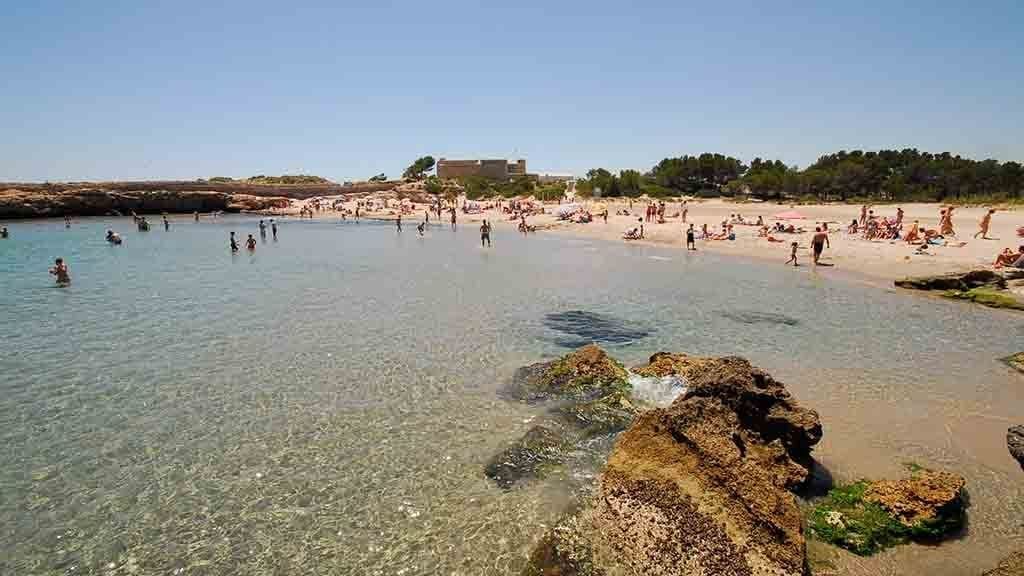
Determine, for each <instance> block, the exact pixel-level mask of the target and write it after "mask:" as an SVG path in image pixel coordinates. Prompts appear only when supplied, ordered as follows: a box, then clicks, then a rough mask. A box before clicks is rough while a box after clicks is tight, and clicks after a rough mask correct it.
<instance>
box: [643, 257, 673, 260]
mask: <svg viewBox="0 0 1024 576" xmlns="http://www.w3.org/2000/svg"><path fill="white" fill-rule="evenodd" d="M648 258H650V259H651V260H672V259H671V258H669V257H668V256H648Z"/></svg>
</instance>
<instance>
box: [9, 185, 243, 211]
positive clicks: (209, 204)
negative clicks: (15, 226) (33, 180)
mask: <svg viewBox="0 0 1024 576" xmlns="http://www.w3.org/2000/svg"><path fill="white" fill-rule="evenodd" d="M229 199H230V196H229V195H228V194H224V193H220V192H172V191H167V190H160V191H148V192H133V191H114V190H106V189H102V188H79V189H75V190H70V191H65V192H54V193H41V192H24V191H21V190H4V191H2V192H0V218H45V217H54V216H65V215H72V216H107V215H112V214H128V213H131V212H136V213H138V214H154V213H160V212H171V213H181V212H188V213H190V212H211V211H215V210H226V209H227V208H228V202H229Z"/></svg>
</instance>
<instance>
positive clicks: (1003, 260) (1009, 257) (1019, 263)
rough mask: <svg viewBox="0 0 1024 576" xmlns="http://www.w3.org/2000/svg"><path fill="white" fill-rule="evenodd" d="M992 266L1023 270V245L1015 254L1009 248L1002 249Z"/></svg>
mask: <svg viewBox="0 0 1024 576" xmlns="http://www.w3.org/2000/svg"><path fill="white" fill-rule="evenodd" d="M992 265H993V266H994V267H996V268H1002V267H1004V266H1010V267H1014V268H1024V244H1022V245H1021V246H1020V247H1018V248H1017V252H1014V251H1013V250H1010V249H1009V248H1004V249H1003V251H1002V252H1001V253H1000V254H999V255H998V256H996V261H995V262H994V263H993V264H992Z"/></svg>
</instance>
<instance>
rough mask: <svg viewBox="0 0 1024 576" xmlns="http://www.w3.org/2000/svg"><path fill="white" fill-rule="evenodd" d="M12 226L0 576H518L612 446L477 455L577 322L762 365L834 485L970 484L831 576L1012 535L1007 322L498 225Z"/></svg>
mask: <svg viewBox="0 0 1024 576" xmlns="http://www.w3.org/2000/svg"><path fill="white" fill-rule="evenodd" d="M8 227H9V228H11V229H12V235H11V236H12V237H11V239H9V240H7V241H4V242H0V286H2V287H3V289H2V290H0V326H3V329H4V354H3V355H2V356H0V445H2V446H3V449H2V450H0V495H2V497H0V540H2V541H3V543H4V554H2V555H0V573H3V574H68V573H77V574H88V573H104V574H106V573H114V574H130V573H140V574H154V573H156V574H174V573H175V571H178V573H182V574H226V573H240V574H265V573H333V574H388V575H390V574H407V575H413V574H436V573H449V574H514V573H517V571H518V569H519V568H521V566H522V563H523V561H524V559H525V558H526V556H527V554H528V553H529V550H530V547H531V545H532V544H533V542H535V541H536V539H537V538H538V537H539V536H540V534H541V533H542V532H543V526H544V525H550V524H551V523H552V522H553V521H554V520H555V519H556V518H557V516H558V515H559V513H560V511H561V510H562V509H563V508H564V506H565V504H566V502H567V501H568V500H569V499H571V497H572V491H573V490H576V489H578V488H579V487H580V486H581V485H585V484H586V483H587V482H589V481H590V480H592V477H593V474H594V470H595V468H596V466H597V465H598V463H599V462H600V461H601V458H602V455H603V454H604V453H605V451H607V449H608V447H609V442H610V439H608V438H598V439H595V440H594V441H593V442H592V443H591V444H589V445H587V446H584V447H583V448H582V449H581V450H579V451H578V452H577V453H575V454H573V455H571V457H572V458H574V459H575V461H576V464H574V465H572V466H567V467H566V468H565V470H564V472H562V473H561V474H556V475H554V476H552V477H550V478H548V479H547V480H545V481H543V482H538V483H531V484H529V485H527V486H524V487H523V488H522V489H516V490H511V491H507V492H506V491H502V490H501V489H499V488H498V487H497V486H495V485H494V483H493V482H490V481H488V480H487V479H486V478H485V477H484V475H483V466H484V464H485V463H486V462H487V461H488V459H489V458H490V457H491V456H492V455H493V454H495V453H496V452H498V451H500V450H501V449H503V448H504V447H505V446H507V445H508V443H509V442H511V441H513V440H515V439H517V438H520V437H521V436H522V435H523V434H524V433H525V432H526V430H528V429H529V428H530V426H531V425H532V422H534V421H535V420H536V418H537V417H538V416H539V415H540V413H541V412H542V411H543V410H544V409H543V408H542V407H535V406H529V405H526V404H522V403H512V402H506V401H503V400H501V399H499V398H498V396H497V391H498V390H499V389H500V388H501V387H502V386H503V385H505V384H506V383H507V382H508V380H509V379H510V378H511V375H512V373H513V372H514V371H515V369H516V368H517V367H519V366H522V365H525V364H529V363H533V362H536V361H539V360H544V359H550V358H553V357H556V356H558V355H561V354H563V353H564V352H565V348H564V347H562V346H561V345H560V343H559V342H555V341H552V338H551V334H552V332H555V333H557V334H559V335H560V336H559V337H560V338H565V339H570V340H571V339H578V340H580V341H582V340H587V341H588V342H589V341H590V340H592V339H598V338H594V334H592V333H587V332H583V333H581V332H580V331H581V330H582V331H586V330H589V329H590V328H589V327H588V325H589V324H591V323H593V320H595V318H593V317H590V316H587V314H589V313H593V312H597V311H599V313H600V315H601V316H600V317H597V318H596V320H597V325H598V326H599V328H598V329H597V332H598V333H597V335H598V336H602V337H603V336H606V335H608V334H611V335H613V337H616V338H618V337H620V336H621V335H622V334H623V333H625V334H628V336H626V337H622V338H621V341H620V342H618V343H617V344H618V345H617V346H614V347H613V348H612V352H613V354H614V355H615V356H616V357H617V358H619V359H620V360H622V361H623V362H624V363H626V364H627V365H635V364H639V363H642V362H643V361H644V360H645V359H646V358H647V356H649V355H650V354H651V353H653V352H655V351H658V350H666V351H680V352H688V353H692V354H709V355H710V354H714V355H722V354H740V355H743V356H746V357H748V358H750V359H751V361H752V362H754V363H756V364H759V365H761V366H763V367H764V368H766V369H767V370H769V371H770V372H771V373H772V374H773V375H774V376H775V377H776V378H778V379H779V380H782V381H784V382H786V384H787V386H788V387H789V389H790V390H791V391H792V392H793V393H794V394H795V395H796V396H797V398H799V399H800V400H801V402H803V403H805V404H806V405H808V406H811V407H813V408H815V409H817V410H818V411H819V412H820V413H821V416H822V421H823V423H824V426H825V437H824V440H823V441H822V444H821V445H820V446H819V449H818V450H817V451H816V454H817V456H818V458H819V459H820V460H821V461H822V463H823V464H824V465H825V466H827V467H828V470H829V471H830V472H831V473H832V474H834V475H835V476H836V477H837V479H838V480H845V479H852V478H857V477H861V476H883V475H888V476H892V475H897V474H899V473H901V468H900V466H901V463H902V462H905V461H915V462H919V463H921V464H925V465H931V466H939V467H948V468H951V469H954V470H957V471H959V472H961V473H963V474H964V475H965V476H966V477H967V479H968V486H969V489H970V491H971V500H972V508H971V511H970V514H971V529H970V533H969V534H968V535H967V536H966V537H965V538H964V539H962V540H958V541H955V542H951V543H948V544H944V545H943V546H941V547H939V548H935V549H929V548H921V547H916V546H911V547H904V548H901V549H899V550H896V551H893V552H892V553H887V554H885V555H883V557H881V558H875V559H871V560H870V561H864V562H863V563H860V564H856V565H855V566H854V568H853V569H851V571H850V573H857V574H877V573H897V574H914V573H929V574H963V573H980V572H981V571H982V568H986V569H987V568H989V567H991V566H993V565H994V564H995V561H996V560H997V559H998V557H1000V556H1002V555H1005V553H1006V552H1008V551H1009V549H1010V546H1011V543H1012V542H1014V541H1017V542H1019V541H1020V539H1021V538H1024V528H1022V527H1021V524H1022V518H1024V511H1022V504H1021V503H1022V502H1024V494H1022V493H1021V485H1022V483H1021V482H1020V469H1019V466H1017V464H1016V462H1014V461H1013V460H1012V459H1011V458H1010V456H1009V454H1008V453H1007V451H1006V441H1005V434H1006V428H1007V426H1008V425H1009V423H1010V422H1017V421H1019V420H1020V414H1022V413H1024V395H1022V394H1021V389H1022V386H1024V378H1022V377H1021V376H1020V375H1018V374H1016V373H1014V372H1012V371H1011V370H1010V369H1009V368H1008V367H1007V366H1006V365H1004V364H1002V363H1000V362H999V361H998V360H997V359H998V358H1001V357H1005V356H1007V355H1008V354H1010V353H1013V352H1017V351H1018V350H1017V349H1016V348H1020V344H1019V338H1011V337H1007V336H1006V335H1011V334H1013V335H1019V334H1020V333H1021V327H1022V326H1024V321H1022V320H1021V317H1020V316H1013V315H1008V314H1003V313H999V312H995V311H990V310H985V309H980V308H976V307H971V306H968V305H964V304H961V303H955V302H942V301H937V300H934V299H926V298H919V297H915V296H913V295H905V294H897V293H887V292H884V291H880V290H873V289H865V288H861V287H858V286H851V285H847V284H843V283H841V282H835V281H829V280H826V279H822V278H819V277H816V276H815V275H814V274H813V273H812V272H811V271H809V270H793V269H791V268H784V267H782V266H772V265H767V264H753V263H743V264H739V263H736V261H733V260H729V259H727V258H721V257H715V256H713V255H710V254H704V253H700V254H699V255H695V254H686V253H684V252H676V251H671V250H666V249H656V248H651V247H644V246H639V247H638V246H621V245H619V244H616V243H611V244H601V243H593V242H575V241H571V240H567V239H563V238H557V237H551V236H544V235H538V236H530V237H526V238H524V237H521V236H519V235H516V234H513V233H506V232H505V231H504V230H498V231H496V233H495V234H494V235H493V240H494V247H493V248H492V249H489V250H488V249H484V248H480V246H479V238H478V237H476V236H475V233H474V230H473V229H472V228H471V227H464V228H460V229H458V230H456V231H454V232H453V231H451V230H449V229H448V228H447V227H442V226H437V227H431V228H430V229H429V230H428V233H427V236H426V237H424V238H420V237H418V236H417V235H416V234H415V233H414V231H412V232H410V231H406V232H404V233H402V234H399V233H397V232H396V231H395V229H394V228H393V227H391V226H384V225H380V226H371V225H366V223H363V224H360V225H356V224H347V225H339V224H337V223H329V222H300V221H294V220H291V221H280V222H279V234H278V236H279V240H278V241H277V242H273V241H269V240H268V242H266V243H265V244H264V243H260V244H259V245H258V246H257V248H256V251H255V252H254V253H252V254H249V253H246V252H244V251H243V252H242V253H240V254H236V255H231V254H230V252H229V251H228V249H227V237H228V231H230V230H235V231H236V232H237V233H238V235H240V237H242V238H244V237H246V235H248V234H250V233H252V234H254V235H257V228H256V224H255V220H252V219H246V218H234V217H225V218H223V219H222V220H220V221H216V222H201V223H198V224H197V223H193V222H191V221H190V220H188V219H184V220H173V221H172V226H171V230H170V232H165V231H163V230H162V229H159V228H157V229H155V230H152V231H150V232H148V233H145V234H140V233H137V232H136V231H135V230H134V228H133V226H132V224H131V220H130V219H95V220H81V221H77V222H75V224H74V226H73V227H72V229H70V230H64V228H63V223H62V222H19V223H14V224H10V223H8ZM108 228H112V229H114V230H115V231H118V232H120V233H121V234H122V235H123V236H124V237H125V243H124V245H123V246H120V247H113V246H109V245H107V243H106V242H105V241H104V240H103V234H104V233H105V231H106V229H108ZM56 256H63V257H64V258H65V259H66V260H67V261H68V263H69V266H70V269H71V275H72V278H73V283H72V285H71V286H70V287H69V288H67V289H62V290H57V289H53V288H51V286H52V281H53V280H52V278H51V277H50V276H49V275H48V274H47V273H46V270H47V268H48V267H49V266H50V265H51V264H52V261H53V258H55V257H56ZM650 256H660V257H664V258H671V261H665V260H661V259H658V260H655V259H651V258H650ZM552 310H567V311H581V314H583V316H577V317H576V319H575V320H574V318H573V315H570V316H569V319H568V321H565V319H564V318H559V317H557V316H556V322H555V325H556V326H561V327H562V328H565V330H564V331H561V330H560V329H558V328H554V329H553V327H552V325H551V323H550V322H551V321H550V319H549V318H548V315H549V314H550V313H551V311H552ZM723 310H724V311H726V312H733V311H737V310H740V311H755V312H760V311H770V312H771V313H772V314H778V315H782V316H783V317H785V318H790V319H793V320H796V321H797V323H796V324H792V323H786V322H783V323H779V322H775V321H755V322H752V323H751V322H747V321H742V320H741V321H737V320H735V319H734V318H730V317H724V316H722V315H721V314H720V311H723ZM615 319H618V320H615ZM601 322H605V324H603V325H602V324H601ZM655 328H656V329H655ZM556 340H557V338H556ZM598 340H599V339H598ZM609 342H610V343H612V344H616V342H614V341H609ZM650 384H651V385H652V386H651V390H652V391H653V390H659V388H657V387H655V386H653V385H654V384H655V383H653V382H652V383H650ZM658 384H661V383H660V382H659V383H658ZM641 389H645V388H644V387H643V386H641ZM672 389H673V388H672V386H669V387H667V388H664V387H663V388H660V390H661V391H662V392H664V393H665V394H670V393H672ZM111 565H113V568H109V569H108V567H109V566H111ZM901 566H912V567H913V568H912V569H910V568H901Z"/></svg>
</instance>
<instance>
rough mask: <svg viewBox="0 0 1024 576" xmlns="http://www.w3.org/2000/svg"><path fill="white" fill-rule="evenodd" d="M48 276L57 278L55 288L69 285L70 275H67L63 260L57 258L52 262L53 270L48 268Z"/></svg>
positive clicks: (66, 267)
mask: <svg viewBox="0 0 1024 576" xmlns="http://www.w3.org/2000/svg"><path fill="white" fill-rule="evenodd" d="M50 274H52V275H53V276H56V277H57V286H67V285H68V284H71V275H70V274H69V273H68V265H67V264H65V263H64V259H63V258H57V259H56V260H54V262H53V268H50Z"/></svg>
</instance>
